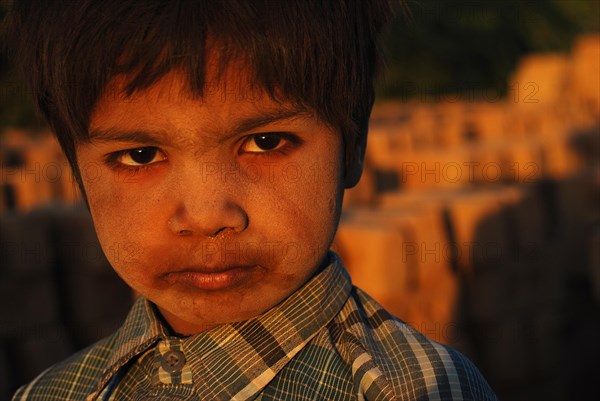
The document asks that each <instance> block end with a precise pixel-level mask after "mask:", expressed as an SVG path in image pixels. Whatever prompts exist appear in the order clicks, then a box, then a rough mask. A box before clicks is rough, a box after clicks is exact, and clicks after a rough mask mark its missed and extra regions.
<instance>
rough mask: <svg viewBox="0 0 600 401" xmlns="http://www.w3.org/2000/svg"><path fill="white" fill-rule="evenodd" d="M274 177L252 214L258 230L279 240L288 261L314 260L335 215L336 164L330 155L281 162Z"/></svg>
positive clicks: (331, 232) (333, 225) (329, 237)
mask: <svg viewBox="0 0 600 401" xmlns="http://www.w3.org/2000/svg"><path fill="white" fill-rule="evenodd" d="M276 177H277V178H276V180H275V181H274V182H273V183H272V184H271V185H267V186H266V188H265V189H264V190H262V191H261V192H262V193H263V194H264V197H265V200H264V201H263V202H261V203H262V204H263V205H268V207H264V208H261V209H257V210H256V211H255V214H254V216H260V222H261V223H260V224H261V227H260V229H261V230H265V231H266V232H270V233H271V235H270V237H272V238H273V237H274V238H277V239H278V240H279V241H280V242H281V244H282V246H283V248H284V249H283V250H282V253H283V254H284V255H286V256H287V257H288V258H289V259H292V260H289V261H288V262H294V260H295V259H299V260H302V262H303V263H308V262H314V261H315V260H316V259H318V258H320V257H322V256H323V255H324V254H325V253H326V252H327V250H328V249H329V246H330V244H331V241H332V240H333V235H334V233H335V228H336V226H337V222H338V219H339V212H340V210H341V194H342V191H343V189H342V185H341V181H342V180H341V169H340V164H339V163H336V162H332V161H331V159H330V158H322V159H319V158H315V159H313V160H311V161H310V162H308V163H303V164H299V163H288V164H283V165H282V166H281V168H279V169H278V174H277V176H276ZM251 216H252V215H251Z"/></svg>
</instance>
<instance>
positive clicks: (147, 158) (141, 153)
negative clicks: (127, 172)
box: [129, 148, 158, 164]
mask: <svg viewBox="0 0 600 401" xmlns="http://www.w3.org/2000/svg"><path fill="white" fill-rule="evenodd" d="M157 151H158V149H156V148H140V149H133V150H130V151H129V155H130V157H131V160H133V161H134V162H136V163H137V164H148V163H150V162H151V161H152V160H153V159H154V157H155V156H156V152H157Z"/></svg>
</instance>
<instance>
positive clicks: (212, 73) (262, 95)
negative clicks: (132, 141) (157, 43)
mask: <svg viewBox="0 0 600 401" xmlns="http://www.w3.org/2000/svg"><path fill="white" fill-rule="evenodd" d="M129 80H130V77H128V76H126V75H118V76H115V77H114V78H113V79H111V80H110V81H109V83H108V85H107V86H106V89H105V91H104V92H103V95H102V96H101V97H100V98H99V100H98V102H97V103H96V105H95V107H94V109H93V111H92V113H91V118H90V131H91V130H93V129H94V128H95V127H96V126H97V125H106V124H108V125H111V124H115V123H118V125H135V124H138V123H149V124H152V123H157V122H160V123H161V124H164V122H165V117H166V116H168V119H169V120H170V121H173V122H176V121H186V120H189V119H190V118H192V117H193V115H195V114H202V117H203V119H204V121H205V122H206V120H207V119H208V120H209V121H210V120H215V121H219V120H221V121H224V120H232V119H235V118H236V116H238V115H258V114H264V115H274V114H277V115H279V114H292V113H295V114H298V113H304V114H309V111H308V109H307V108H306V107H304V106H301V105H299V104H298V103H297V102H290V101H281V100H279V99H274V98H273V97H272V96H271V95H270V94H269V93H267V91H266V90H265V89H264V88H262V87H261V86H260V85H259V84H257V83H256V81H254V80H253V79H252V75H251V74H250V72H249V70H248V69H247V68H245V66H244V64H243V63H240V62H234V63H230V64H229V65H228V66H227V67H226V68H225V69H224V70H219V69H218V66H217V64H216V63H212V64H211V63H209V64H208V65H207V70H206V79H205V86H204V88H203V90H202V92H201V93H195V92H194V91H193V90H192V88H191V85H190V81H189V79H188V74H187V73H186V72H185V71H182V70H172V71H170V72H168V73H167V74H165V75H164V76H163V77H162V78H160V79H159V80H158V81H157V82H155V83H154V84H152V85H151V86H149V87H148V88H145V89H140V90H137V91H135V92H133V93H132V94H130V95H128V94H127V93H126V87H127V85H128V84H129ZM310 114H312V113H310Z"/></svg>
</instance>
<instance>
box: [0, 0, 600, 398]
mask: <svg viewBox="0 0 600 401" xmlns="http://www.w3.org/2000/svg"><path fill="white" fill-rule="evenodd" d="M0 4H1V6H0V13H1V14H0V16H4V15H5V14H6V10H7V8H6V4H5V3H0ZM408 8H409V10H410V15H409V16H408V17H407V16H406V15H404V13H402V12H399V13H398V15H397V17H396V18H395V19H394V21H393V23H392V24H391V27H390V29H389V30H388V32H387V33H386V36H385V40H384V51H385V53H386V58H387V66H386V71H385V74H384V76H383V77H382V80H381V81H380V84H379V87H378V94H379V96H378V102H377V103H376V105H375V108H374V110H373V116H372V121H371V126H370V131H369V142H368V147H367V155H366V162H365V173H364V176H363V178H362V180H361V182H360V184H359V185H358V186H357V187H356V188H354V189H352V190H350V191H347V193H346V197H345V200H344V210H343V215H342V219H341V223H340V227H339V231H338V234H337V236H336V239H335V242H334V249H335V250H336V251H337V252H338V253H339V254H340V256H341V257H342V259H343V260H344V262H345V264H346V265H347V268H348V270H349V271H350V273H351V275H352V277H353V281H354V283H355V284H356V285H358V286H360V287H362V288H363V289H365V290H366V291H367V292H368V293H370V294H371V295H372V296H373V297H374V298H376V299H377V300H378V301H380V302H381V303H382V304H383V305H384V306H386V307H387V308H388V309H389V310H390V311H392V312H393V313H394V314H395V315H397V316H398V317H400V318H401V319H402V320H404V321H406V322H408V323H409V324H411V325H413V326H414V327H416V328H417V329H418V330H420V331H421V332H423V333H424V334H425V335H427V336H429V337H431V338H433V339H435V340H437V341H440V342H442V343H445V344H449V345H452V346H453V347H456V348H458V349H459V350H460V351H462V352H463V353H465V354H466V355H467V356H468V357H469V358H471V359H472V360H473V361H474V362H475V363H476V364H477V366H478V367H479V368H480V369H481V371H482V372H483V374H484V375H485V376H486V378H487V379H488V381H489V382H490V384H491V385H492V387H493V388H494V389H495V391H496V392H497V394H498V395H499V397H500V399H501V400H591V399H596V397H595V396H594V395H595V379H596V375H597V371H598V369H597V364H598V362H597V361H598V360H600V341H599V339H600V158H599V155H600V1H598V0H546V1H542V0H524V1H517V0H505V1H500V0H472V1H465V0H454V1H444V0H437V1H435V0H421V1H413V0H409V1H408ZM0 174H1V181H0V263H1V265H0V400H3V399H9V397H10V395H11V394H12V393H13V392H14V390H15V389H16V387H17V386H19V385H21V384H23V383H25V382H26V381H28V380H31V379H32V378H33V377H34V376H35V375H36V374H38V373H39V372H41V371H42V370H43V369H45V368H46V367H48V366H49V365H51V364H52V363H55V362H57V361H59V360H61V359H64V358H65V357H66V356H68V355H70V354H71V353H72V352H74V351H76V350H78V349H80V348H82V347H85V346H86V345H88V344H90V343H92V342H94V341H96V340H98V339H100V338H102V337H104V336H106V335H108V334H110V333H111V332H112V331H113V330H115V329H116V328H117V327H118V326H119V325H120V323H121V322H122V320H123V318H124V316H125V314H126V313H127V311H128V309H129V307H130V305H131V303H132V300H133V295H132V294H131V292H130V290H129V289H128V288H127V287H126V286H125V285H124V284H123V283H122V282H121V281H120V280H119V279H118V278H117V277H116V275H115V274H114V272H113V271H112V269H111V268H110V266H109V265H108V263H107V261H106V258H105V256H104V255H103V253H102V251H101V250H100V247H99V245H98V243H97V238H96V235H95V233H94V229H93V227H92V223H91V219H90V217H89V214H88V212H87V210H86V208H85V206H83V205H81V203H80V201H79V194H78V192H77V190H76V188H75V184H74V182H73V179H72V175H71V172H70V170H69V167H68V164H67V162H66V160H65V158H64V157H63V155H62V153H61V151H60V149H59V147H58V145H57V144H56V142H55V141H54V140H53V138H52V137H51V135H50V134H49V132H48V130H47V128H46V127H45V125H44V123H43V122H42V121H40V120H39V119H38V118H37V117H36V116H35V113H34V112H33V109H32V107H31V104H30V101H29V99H28V94H27V91H26V89H25V87H24V85H23V84H22V82H21V80H20V79H19V77H18V75H17V74H16V72H15V71H14V67H13V65H12V63H11V60H8V59H7V57H6V56H5V55H4V54H2V55H1V58H0ZM117 251H118V250H117ZM122 251H123V252H126V250H122Z"/></svg>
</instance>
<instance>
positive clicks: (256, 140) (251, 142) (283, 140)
mask: <svg viewBox="0 0 600 401" xmlns="http://www.w3.org/2000/svg"><path fill="white" fill-rule="evenodd" d="M299 142H300V140H299V139H298V138H296V137H295V136H293V135H291V134H286V133H282V132H269V133H261V134H254V135H250V136H248V137H247V138H246V140H245V141H244V143H243V144H242V146H241V148H240V153H268V152H274V151H283V150H285V149H286V148H287V147H289V146H292V145H297V144H299Z"/></svg>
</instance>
